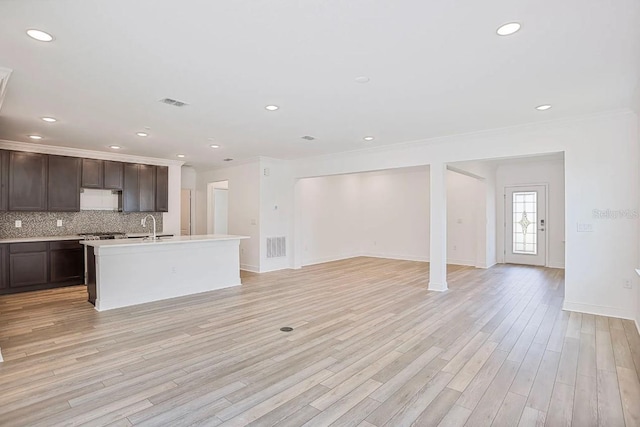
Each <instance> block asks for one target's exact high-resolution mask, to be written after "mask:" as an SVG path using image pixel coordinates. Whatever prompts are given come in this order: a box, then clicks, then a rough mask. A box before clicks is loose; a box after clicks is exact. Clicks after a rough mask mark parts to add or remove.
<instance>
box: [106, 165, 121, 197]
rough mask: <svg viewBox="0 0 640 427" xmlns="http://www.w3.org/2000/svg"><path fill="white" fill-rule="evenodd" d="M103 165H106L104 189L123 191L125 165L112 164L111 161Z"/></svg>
mask: <svg viewBox="0 0 640 427" xmlns="http://www.w3.org/2000/svg"><path fill="white" fill-rule="evenodd" d="M103 163H104V185H103V188H105V189H107V190H122V189H123V173H124V163H122V162H111V161H109V160H105V161H104V162H103Z"/></svg>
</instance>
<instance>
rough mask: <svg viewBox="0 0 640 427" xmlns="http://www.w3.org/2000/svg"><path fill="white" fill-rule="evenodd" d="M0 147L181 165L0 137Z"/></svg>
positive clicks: (32, 151) (160, 164)
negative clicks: (8, 139)
mask: <svg viewBox="0 0 640 427" xmlns="http://www.w3.org/2000/svg"><path fill="white" fill-rule="evenodd" d="M0 149H3V150H13V151H26V152H30V153H42V154H54V155H59V156H70V157H83V158H86V159H99V160H113V161H117V162H127V163H143V164H148V165H158V166H182V165H183V164H184V162H183V161H181V160H168V159H158V158H155V157H143V156H132V155H130V154H119V153H106V152H103V151H92V150H84V149H81V148H70V147H57V146H53V145H43V144H32V143H27V142H17V141H7V140H3V139H0Z"/></svg>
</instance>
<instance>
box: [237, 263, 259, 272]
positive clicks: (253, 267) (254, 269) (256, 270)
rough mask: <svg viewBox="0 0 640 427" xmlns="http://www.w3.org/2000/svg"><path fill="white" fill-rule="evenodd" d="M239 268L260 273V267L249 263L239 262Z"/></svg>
mask: <svg viewBox="0 0 640 427" xmlns="http://www.w3.org/2000/svg"><path fill="white" fill-rule="evenodd" d="M240 270H244V271H250V272H251V273H260V267H256V266H255V265H249V264H240Z"/></svg>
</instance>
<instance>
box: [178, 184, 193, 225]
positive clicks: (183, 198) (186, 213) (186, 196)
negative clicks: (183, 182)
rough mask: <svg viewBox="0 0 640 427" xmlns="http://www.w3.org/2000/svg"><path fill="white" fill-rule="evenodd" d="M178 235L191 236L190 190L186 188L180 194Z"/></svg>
mask: <svg viewBox="0 0 640 427" xmlns="http://www.w3.org/2000/svg"><path fill="white" fill-rule="evenodd" d="M180 235H181V236H190V235H191V190H189V189H187V188H183V189H182V191H181V192H180Z"/></svg>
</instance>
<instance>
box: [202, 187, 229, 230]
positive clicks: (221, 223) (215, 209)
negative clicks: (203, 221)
mask: <svg viewBox="0 0 640 427" xmlns="http://www.w3.org/2000/svg"><path fill="white" fill-rule="evenodd" d="M207 234H229V181H217V182H210V183H209V184H207Z"/></svg>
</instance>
